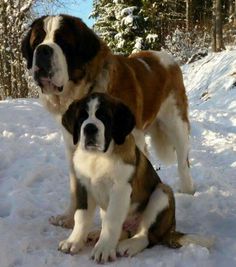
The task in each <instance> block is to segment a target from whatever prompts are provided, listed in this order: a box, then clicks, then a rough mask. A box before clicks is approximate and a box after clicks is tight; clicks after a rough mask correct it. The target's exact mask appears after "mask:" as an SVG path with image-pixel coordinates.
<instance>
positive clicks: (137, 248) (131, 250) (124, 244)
mask: <svg viewBox="0 0 236 267" xmlns="http://www.w3.org/2000/svg"><path fill="white" fill-rule="evenodd" d="M147 246H148V240H147V238H145V237H142V238H130V239H125V240H122V241H120V242H119V244H118V246H117V250H116V251H117V255H118V256H121V257H132V256H134V255H135V254H137V253H139V252H141V251H142V250H144V249H145V248H146V247H147Z"/></svg>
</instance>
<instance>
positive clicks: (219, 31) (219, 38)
mask: <svg viewBox="0 0 236 267" xmlns="http://www.w3.org/2000/svg"><path fill="white" fill-rule="evenodd" d="M224 49H225V46H224V43H223V25H222V2H221V0H216V50H217V51H216V52H219V51H222V50H224Z"/></svg>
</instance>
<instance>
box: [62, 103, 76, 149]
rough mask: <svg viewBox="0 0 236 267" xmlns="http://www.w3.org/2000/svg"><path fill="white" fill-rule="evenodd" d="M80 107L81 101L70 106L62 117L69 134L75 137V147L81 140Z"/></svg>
mask: <svg viewBox="0 0 236 267" xmlns="http://www.w3.org/2000/svg"><path fill="white" fill-rule="evenodd" d="M78 106H79V101H74V102H72V104H70V106H69V108H68V109H67V111H66V112H65V113H64V114H63V116H62V125H63V126H64V127H65V128H66V130H67V131H68V132H69V133H71V134H72V135H73V143H74V145H76V144H77V143H78V140H79V129H78Z"/></svg>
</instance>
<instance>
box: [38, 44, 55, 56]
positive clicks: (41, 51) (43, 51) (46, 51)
mask: <svg viewBox="0 0 236 267" xmlns="http://www.w3.org/2000/svg"><path fill="white" fill-rule="evenodd" d="M52 54H53V49H52V48H51V47H50V46H49V45H45V44H42V45H40V46H39V47H38V48H37V55H38V56H40V57H43V58H48V57H51V56H52Z"/></svg>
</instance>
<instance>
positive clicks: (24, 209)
mask: <svg viewBox="0 0 236 267" xmlns="http://www.w3.org/2000/svg"><path fill="white" fill-rule="evenodd" d="M183 71H184V77H185V84H186V87H187V91H188V96H189V101H190V120H191V125H192V138H191V143H192V149H191V154H190V157H191V165H192V175H193V177H194V181H195V184H196V193H195V194H194V196H190V195H184V194H179V193H176V194H175V195H176V202H177V207H176V213H177V228H178V229H179V230H182V231H184V232H190V233H193V232H194V233H199V234H202V235H206V236H208V235H209V236H215V237H216V243H215V246H214V247H213V248H212V249H211V250H210V251H208V250H207V249H205V248H202V247H199V246H193V245H191V246H188V247H183V248H180V249H177V250H173V249H168V248H166V247H162V246H156V247H154V248H152V249H147V250H145V251H144V252H142V253H140V254H139V255H137V256H135V257H133V258H120V259H118V260H117V261H116V262H114V263H111V264H107V265H108V266H120V267H122V266H125V267H127V266H135V267H139V266H140V267H143V266H153V267H154V266H155V267H165V266H166V267H174V266H180V267H183V266H184V267H185V266H186V267H192V266H201V267H205V266H207V267H217V266H219V267H221V266H227V267H233V266H236V228H235V227H236V86H235V85H234V84H235V83H236V51H230V52H222V53H220V54H213V55H210V56H208V57H206V58H204V59H203V60H201V61H198V62H196V63H194V64H192V65H189V66H184V67H183ZM67 173H68V170H67V162H66V160H65V155H64V145H63V141H62V137H61V134H60V131H59V128H58V125H57V124H56V123H55V122H54V120H53V118H51V117H50V115H49V114H48V113H47V112H46V111H45V110H44V109H43V108H42V107H41V105H40V104H39V102H38V101H37V100H34V99H28V100H22V99H20V100H8V101H2V102H0V267H20V266H22V267H32V266H34V267H43V266H48V267H68V266H72V267H73V266H80V267H83V266H86V267H90V266H95V264H94V263H93V262H92V261H91V260H89V259H88V258H89V254H90V251H91V248H90V247H88V248H86V249H85V250H84V251H83V252H81V253H80V254H79V255H76V256H70V255H65V254H62V253H61V252H58V251H57V245H58V242H59V241H60V240H63V239H65V238H66V237H67V236H68V234H69V232H70V231H69V230H66V229H62V228H58V227H54V226H52V225H50V224H49V223H48V217H49V216H51V215H55V214H59V213H61V212H63V211H64V208H65V207H66V205H67V204H68V200H69V182H68V177H67ZM159 174H160V176H161V177H162V180H163V181H165V182H167V183H169V184H170V185H171V186H173V188H174V190H175V191H176V183H177V181H178V176H177V171H176V166H171V167H164V166H162V169H161V171H160V172H159ZM96 220H97V221H98V219H96Z"/></svg>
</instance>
